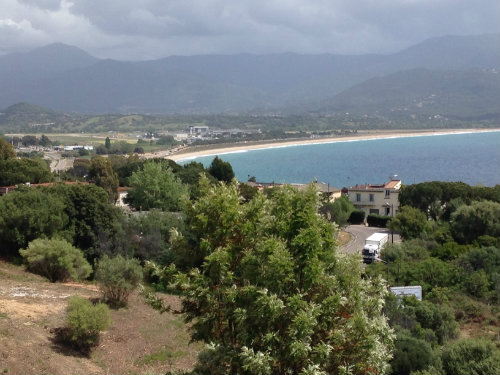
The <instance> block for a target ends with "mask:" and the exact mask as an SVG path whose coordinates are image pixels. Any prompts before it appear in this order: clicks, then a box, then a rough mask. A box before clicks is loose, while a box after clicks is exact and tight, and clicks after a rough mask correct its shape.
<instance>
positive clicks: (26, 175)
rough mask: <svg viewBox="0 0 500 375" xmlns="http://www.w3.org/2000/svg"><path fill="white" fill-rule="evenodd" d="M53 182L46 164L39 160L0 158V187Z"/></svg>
mask: <svg viewBox="0 0 500 375" xmlns="http://www.w3.org/2000/svg"><path fill="white" fill-rule="evenodd" d="M51 181H54V176H53V175H52V173H51V172H50V168H49V166H48V165H47V163H46V162H45V161H44V160H43V159H41V158H34V159H31V158H22V159H16V158H9V159H6V160H2V159H1V158H0V186H11V185H17V184H25V183H32V184H38V183H42V182H51Z"/></svg>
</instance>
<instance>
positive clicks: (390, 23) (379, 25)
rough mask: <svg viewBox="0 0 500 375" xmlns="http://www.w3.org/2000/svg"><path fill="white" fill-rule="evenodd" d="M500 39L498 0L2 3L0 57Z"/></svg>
mask: <svg viewBox="0 0 500 375" xmlns="http://www.w3.org/2000/svg"><path fill="white" fill-rule="evenodd" d="M485 33H500V1H499V0H0V54H7V53H12V52H23V51H28V50H31V49H34V48H36V47H41V46H44V45H47V44H51V43H65V44H69V45H74V46H77V47H79V48H81V49H83V50H85V51H87V52H89V53H90V54H92V55H94V56H96V57H100V58H112V59H117V60H149V59H157V58H161V57H166V56H170V55H199V54H235V53H254V54H265V53H281V52H296V53H307V54H317V53H339V54H363V53H392V52H396V51H399V50H402V49H404V48H406V47H409V46H411V45H413V44H416V43H418V42H421V41H423V40H425V39H428V38H431V37H438V36H444V35H476V34H485Z"/></svg>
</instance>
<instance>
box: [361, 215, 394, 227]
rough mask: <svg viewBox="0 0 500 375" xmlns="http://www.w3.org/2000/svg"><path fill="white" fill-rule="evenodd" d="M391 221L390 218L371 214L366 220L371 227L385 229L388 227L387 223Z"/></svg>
mask: <svg viewBox="0 0 500 375" xmlns="http://www.w3.org/2000/svg"><path fill="white" fill-rule="evenodd" d="M390 220H391V218H390V216H381V215H377V214H369V215H368V217H367V218H366V221H367V223H368V225H369V226H371V227H379V228H385V227H386V226H387V222H388V221H390Z"/></svg>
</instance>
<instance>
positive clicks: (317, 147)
mask: <svg viewBox="0 0 500 375" xmlns="http://www.w3.org/2000/svg"><path fill="white" fill-rule="evenodd" d="M219 157H220V158H221V159H223V160H225V161H228V162H229V163H231V165H232V167H233V170H234V172H235V174H236V177H237V178H238V180H239V181H247V180H248V178H249V176H255V177H256V179H257V181H259V182H276V183H283V182H285V183H308V182H311V181H314V180H317V181H320V182H324V183H328V184H330V185H332V186H335V187H338V188H342V187H344V186H352V185H355V184H364V183H371V184H379V183H383V182H385V181H388V180H389V178H390V177H391V176H394V175H398V176H399V178H400V179H401V180H402V181H403V183H404V184H412V183H418V182H424V181H435V180H439V181H462V182H466V183H468V184H470V185H485V186H494V185H496V184H500V132H499V131H491V132H485V133H459V134H444V135H425V136H416V137H397V138H386V139H371V140H354V141H342V142H334V143H322V144H312V145H297V146H286V147H276V148H270V149H262V150H244V151H238V152H233V153H226V154H223V153H221V154H219ZM213 158H214V155H211V156H204V157H198V158H195V159H188V160H184V161H181V163H186V162H189V161H191V160H195V161H198V162H201V163H203V164H204V165H205V166H208V165H210V163H211V162H212V160H213Z"/></svg>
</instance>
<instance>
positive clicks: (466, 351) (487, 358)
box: [441, 339, 500, 375]
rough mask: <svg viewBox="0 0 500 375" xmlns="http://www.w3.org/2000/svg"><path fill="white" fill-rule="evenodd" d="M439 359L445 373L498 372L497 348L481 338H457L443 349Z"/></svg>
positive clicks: (478, 373)
mask: <svg viewBox="0 0 500 375" xmlns="http://www.w3.org/2000/svg"><path fill="white" fill-rule="evenodd" d="M441 360H442V362H443V370H444V373H445V374H446V375H462V374H464V375H465V374H474V375H481V374H484V375H487V374H498V373H500V353H499V351H498V349H496V348H495V345H494V344H493V343H491V342H486V341H483V340H473V339H465V340H459V341H457V342H455V343H453V344H451V345H449V346H447V347H446V348H445V349H444V350H443V353H442V355H441Z"/></svg>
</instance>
